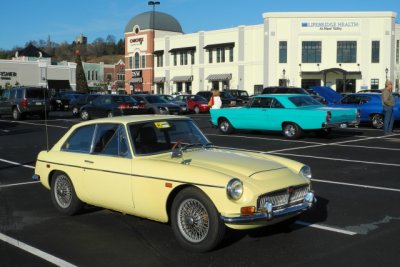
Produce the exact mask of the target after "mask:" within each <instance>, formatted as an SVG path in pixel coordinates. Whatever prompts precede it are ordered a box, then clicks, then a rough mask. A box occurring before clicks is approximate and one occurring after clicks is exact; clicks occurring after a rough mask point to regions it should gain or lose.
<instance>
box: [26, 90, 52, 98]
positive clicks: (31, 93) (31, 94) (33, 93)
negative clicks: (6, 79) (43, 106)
mask: <svg viewBox="0 0 400 267" xmlns="http://www.w3.org/2000/svg"><path fill="white" fill-rule="evenodd" d="M45 92H46V89H44V88H43V89H26V93H25V97H26V98H33V99H43V98H44V94H45ZM46 95H47V94H46Z"/></svg>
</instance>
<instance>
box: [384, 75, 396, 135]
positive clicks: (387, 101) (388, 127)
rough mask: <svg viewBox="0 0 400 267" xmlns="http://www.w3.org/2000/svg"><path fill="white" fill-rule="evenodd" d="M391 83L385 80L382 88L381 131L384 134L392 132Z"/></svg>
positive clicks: (392, 98)
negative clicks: (382, 117)
mask: <svg viewBox="0 0 400 267" xmlns="http://www.w3.org/2000/svg"><path fill="white" fill-rule="evenodd" d="M392 91H393V83H392V82H391V81H389V80H388V81H386V83H385V89H383V90H382V106H383V116H385V117H384V120H383V132H384V134H390V133H392V132H393V123H394V114H393V107H394V97H393V93H392Z"/></svg>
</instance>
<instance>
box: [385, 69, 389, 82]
mask: <svg viewBox="0 0 400 267" xmlns="http://www.w3.org/2000/svg"><path fill="white" fill-rule="evenodd" d="M385 72H386V81H387V80H388V72H389V69H388V68H386V69H385Z"/></svg>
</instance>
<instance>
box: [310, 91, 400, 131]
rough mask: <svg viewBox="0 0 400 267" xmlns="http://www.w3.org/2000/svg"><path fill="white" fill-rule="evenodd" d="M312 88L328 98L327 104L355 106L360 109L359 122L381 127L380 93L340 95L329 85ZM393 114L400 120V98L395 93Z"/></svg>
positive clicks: (381, 108) (377, 127) (332, 105)
mask: <svg viewBox="0 0 400 267" xmlns="http://www.w3.org/2000/svg"><path fill="white" fill-rule="evenodd" d="M314 90H316V91H317V92H318V93H319V94H320V95H323V96H324V98H325V99H329V106H331V107H351V108H357V109H358V110H359V111H360V122H362V123H369V124H371V125H372V127H373V128H376V129H380V128H382V127H383V119H384V117H383V116H384V114H383V107H382V98H381V94H377V93H350V94H346V95H345V96H344V97H342V96H341V95H340V94H339V93H338V92H336V91H335V90H333V89H331V88H329V87H318V88H315V89H314ZM338 99H339V100H338ZM393 114H394V119H395V120H400V98H399V96H396V95H395V106H394V113H393Z"/></svg>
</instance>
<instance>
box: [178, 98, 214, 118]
mask: <svg viewBox="0 0 400 267" xmlns="http://www.w3.org/2000/svg"><path fill="white" fill-rule="evenodd" d="M176 99H177V100H179V101H183V102H185V103H186V105H187V107H188V111H189V112H194V113H196V114H199V113H201V112H208V111H209V110H210V107H209V106H208V102H207V100H206V99H205V98H204V97H202V96H199V95H178V96H176Z"/></svg>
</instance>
